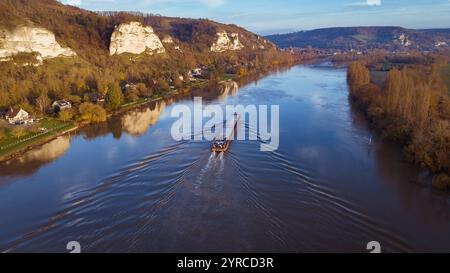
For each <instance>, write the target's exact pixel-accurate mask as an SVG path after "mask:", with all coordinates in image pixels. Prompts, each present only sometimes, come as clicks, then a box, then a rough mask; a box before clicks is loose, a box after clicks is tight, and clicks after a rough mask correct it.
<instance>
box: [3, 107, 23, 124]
mask: <svg viewBox="0 0 450 273" xmlns="http://www.w3.org/2000/svg"><path fill="white" fill-rule="evenodd" d="M28 117H29V114H28V113H27V112H26V111H25V110H23V109H22V108H13V107H11V108H9V110H8V112H7V113H6V115H5V118H6V120H8V122H9V123H11V124H16V123H21V122H26V121H27V120H28Z"/></svg>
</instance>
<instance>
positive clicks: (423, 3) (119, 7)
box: [61, 0, 450, 35]
mask: <svg viewBox="0 0 450 273" xmlns="http://www.w3.org/2000/svg"><path fill="white" fill-rule="evenodd" d="M61 2H63V3H65V4H70V5H74V6H79V7H81V8H84V9H88V10H101V11H105V10H108V11H140V12H144V13H152V14H160V15H164V16H175V17H190V18H208V19H211V20H214V21H218V22H221V23H226V24H236V25H239V26H242V27H245V28H247V29H249V30H251V31H253V32H256V33H258V34H261V35H268V34H274V33H287V32H294V31H300V30H310V29H315V28H323V27H339V26H402V27H407V28H449V27H450V0H61Z"/></svg>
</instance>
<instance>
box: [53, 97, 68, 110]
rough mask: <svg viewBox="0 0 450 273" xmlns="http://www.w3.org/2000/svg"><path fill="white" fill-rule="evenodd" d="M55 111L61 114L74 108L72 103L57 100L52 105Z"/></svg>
mask: <svg viewBox="0 0 450 273" xmlns="http://www.w3.org/2000/svg"><path fill="white" fill-rule="evenodd" d="M52 108H53V111H55V112H59V111H62V110H64V109H70V108H72V103H70V101H68V100H57V101H55V102H54V103H53V104H52Z"/></svg>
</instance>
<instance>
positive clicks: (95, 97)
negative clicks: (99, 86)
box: [88, 93, 105, 103]
mask: <svg viewBox="0 0 450 273" xmlns="http://www.w3.org/2000/svg"><path fill="white" fill-rule="evenodd" d="M88 96H89V98H90V99H91V102H93V103H103V102H105V96H104V95H103V94H100V93H91V94H89V95H88Z"/></svg>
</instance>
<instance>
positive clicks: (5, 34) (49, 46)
mask: <svg viewBox="0 0 450 273" xmlns="http://www.w3.org/2000/svg"><path fill="white" fill-rule="evenodd" d="M19 53H37V54H38V56H37V58H38V60H42V59H50V58H56V57H72V56H75V55H76V53H75V52H74V51H73V50H72V49H70V48H64V47H62V46H61V45H60V44H58V42H57V41H56V39H55V35H54V34H53V33H52V32H50V31H48V30H47V29H44V28H38V27H30V26H22V27H17V28H16V29H14V30H13V31H8V30H1V29H0V61H7V60H10V58H11V57H12V56H14V55H17V54H19Z"/></svg>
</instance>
